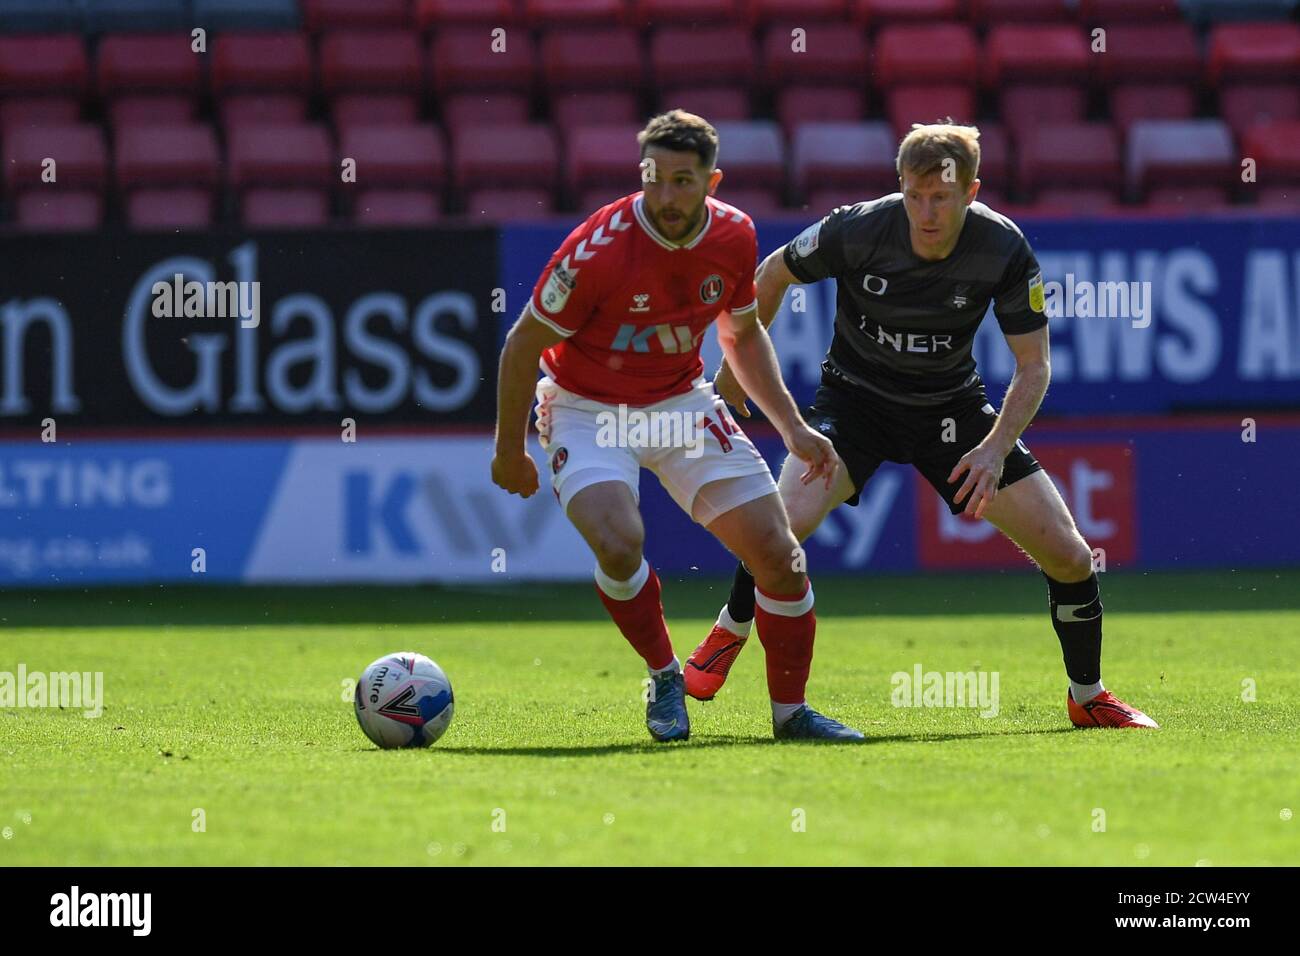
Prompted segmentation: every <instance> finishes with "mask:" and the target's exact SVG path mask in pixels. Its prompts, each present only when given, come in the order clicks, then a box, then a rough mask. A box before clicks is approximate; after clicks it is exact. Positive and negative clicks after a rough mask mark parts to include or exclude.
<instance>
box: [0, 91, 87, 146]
mask: <svg viewBox="0 0 1300 956" xmlns="http://www.w3.org/2000/svg"><path fill="white" fill-rule="evenodd" d="M80 118H81V104H80V103H78V102H77V100H76V98H75V97H71V96H14V97H8V98H6V99H2V100H0V141H2V140H3V138H4V137H6V136H8V135H10V134H11V133H12V132H13V131H14V130H16V129H18V128H20V127H31V126H66V125H67V124H69V123H76V122H77V121H78V120H79V119H80Z"/></svg>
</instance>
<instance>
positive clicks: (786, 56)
mask: <svg viewBox="0 0 1300 956" xmlns="http://www.w3.org/2000/svg"><path fill="white" fill-rule="evenodd" d="M795 28H798V29H801V30H803V31H804V35H803V43H802V46H801V47H800V49H799V50H795V49H792V46H793V45H794V40H793V39H792V36H791V33H792V31H793V30H794V29H795ZM867 64H868V59H867V38H866V35H865V34H864V33H863V32H862V31H861V30H858V29H853V28H850V27H847V26H845V25H844V24H841V23H815V22H814V23H807V22H804V21H802V20H795V21H786V22H783V23H774V24H772V25H771V26H770V27H768V28H767V32H766V33H765V34H764V35H763V70H762V81H763V82H764V83H765V84H766V85H767V86H770V87H771V88H773V89H776V90H780V89H782V88H784V87H785V86H786V85H787V84H790V83H809V84H812V83H830V84H843V83H845V81H846V80H849V81H857V82H860V83H863V84H864V85H865V83H866V77H867V75H868V70H867Z"/></svg>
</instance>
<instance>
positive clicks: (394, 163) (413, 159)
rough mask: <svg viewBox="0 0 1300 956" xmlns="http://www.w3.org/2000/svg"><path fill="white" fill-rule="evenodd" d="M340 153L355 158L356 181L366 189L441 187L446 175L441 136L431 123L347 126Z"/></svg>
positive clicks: (445, 158) (445, 160)
mask: <svg viewBox="0 0 1300 956" xmlns="http://www.w3.org/2000/svg"><path fill="white" fill-rule="evenodd" d="M339 155H340V156H342V157H345V158H350V159H355V160H356V163H357V181H356V184H355V185H356V186H359V187H362V188H365V189H372V188H383V189H392V188H421V189H430V190H432V189H440V188H442V185H443V183H444V182H445V181H446V177H447V157H446V151H445V150H444V148H443V145H442V136H441V134H440V133H439V131H438V129H437V127H435V126H433V125H432V124H431V123H421V124H414V123H412V124H407V125H400V126H353V127H348V128H346V129H344V130H342V131H341V133H340V138H339Z"/></svg>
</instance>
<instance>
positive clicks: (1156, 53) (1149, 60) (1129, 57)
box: [1096, 23, 1201, 85]
mask: <svg viewBox="0 0 1300 956" xmlns="http://www.w3.org/2000/svg"><path fill="white" fill-rule="evenodd" d="M1096 59H1097V63H1098V69H1099V70H1100V77H1101V81H1102V82H1103V83H1105V84H1107V85H1110V84H1115V83H1189V84H1194V83H1196V82H1197V80H1199V79H1200V76H1201V50H1200V47H1199V46H1198V44H1197V42H1196V34H1195V33H1193V32H1192V28H1191V25H1190V24H1187V23H1141V24H1121V25H1119V26H1114V27H1108V28H1107V29H1106V52H1105V53H1098V54H1097V55H1096Z"/></svg>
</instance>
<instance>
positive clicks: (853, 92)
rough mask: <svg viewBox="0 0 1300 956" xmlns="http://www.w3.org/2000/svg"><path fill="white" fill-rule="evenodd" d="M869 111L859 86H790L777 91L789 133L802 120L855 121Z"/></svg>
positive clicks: (780, 112)
mask: <svg viewBox="0 0 1300 956" xmlns="http://www.w3.org/2000/svg"><path fill="white" fill-rule="evenodd" d="M866 115H867V94H866V92H865V91H864V90H862V89H860V88H858V87H852V86H850V87H843V86H791V87H787V88H785V89H783V90H780V91H778V92H777V94H776V116H777V119H778V121H779V122H780V123H781V128H782V129H783V130H785V135H786V136H787V137H792V136H793V135H794V128H795V127H796V126H798V125H799V124H800V123H855V122H857V121H858V120H860V119H862V118H863V117H865V116H866Z"/></svg>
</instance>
